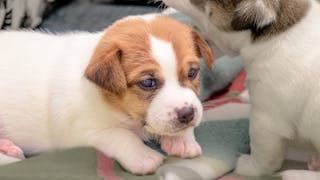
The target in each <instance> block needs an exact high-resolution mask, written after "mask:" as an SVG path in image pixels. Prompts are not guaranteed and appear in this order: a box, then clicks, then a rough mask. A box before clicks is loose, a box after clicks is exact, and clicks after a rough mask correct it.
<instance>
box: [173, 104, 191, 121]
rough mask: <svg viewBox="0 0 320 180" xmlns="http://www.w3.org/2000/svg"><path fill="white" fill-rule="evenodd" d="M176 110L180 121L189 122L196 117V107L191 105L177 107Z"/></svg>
mask: <svg viewBox="0 0 320 180" xmlns="http://www.w3.org/2000/svg"><path fill="white" fill-rule="evenodd" d="M176 112H177V116H178V121H179V122H180V123H184V124H188V123H189V122H190V121H192V120H193V118H194V109H193V107H191V106H189V107H183V108H181V109H177V110H176Z"/></svg>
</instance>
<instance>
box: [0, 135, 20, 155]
mask: <svg viewBox="0 0 320 180" xmlns="http://www.w3.org/2000/svg"><path fill="white" fill-rule="evenodd" d="M0 152H1V153H3V154H5V155H7V156H11V157H14V158H18V159H24V158H25V157H24V155H23V151H22V150H21V149H20V148H19V147H18V146H16V145H15V144H13V142H12V141H10V140H7V139H0Z"/></svg>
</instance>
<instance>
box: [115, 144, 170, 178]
mask: <svg viewBox="0 0 320 180" xmlns="http://www.w3.org/2000/svg"><path fill="white" fill-rule="evenodd" d="M164 159H165V156H163V155H162V154H160V153H158V152H156V151H154V150H152V149H150V148H147V147H146V148H144V149H142V150H139V151H138V150H137V151H134V152H133V153H128V154H127V155H126V156H123V157H122V158H120V159H118V160H119V161H120V164H121V165H122V166H124V167H125V168H126V169H127V170H128V171H130V172H132V173H134V174H137V175H145V174H150V173H153V172H154V171H155V170H156V169H157V168H158V167H159V166H160V165H161V164H162V162H163V160H164Z"/></svg>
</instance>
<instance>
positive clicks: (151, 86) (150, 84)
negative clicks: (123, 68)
mask: <svg viewBox="0 0 320 180" xmlns="http://www.w3.org/2000/svg"><path fill="white" fill-rule="evenodd" d="M138 85H139V87H140V88H141V89H143V90H145V91H151V90H155V89H156V88H157V79H156V78H149V79H144V80H142V81H140V82H139V83H138Z"/></svg>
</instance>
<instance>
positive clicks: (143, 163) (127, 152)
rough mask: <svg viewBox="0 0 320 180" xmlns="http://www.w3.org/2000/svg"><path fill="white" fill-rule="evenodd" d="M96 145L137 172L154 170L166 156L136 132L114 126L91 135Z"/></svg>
mask: <svg viewBox="0 0 320 180" xmlns="http://www.w3.org/2000/svg"><path fill="white" fill-rule="evenodd" d="M91 137H92V139H91V140H93V141H95V144H94V146H95V147H96V148H97V149H98V150H100V151H101V152H103V153H105V154H106V155H108V156H111V157H113V158H115V159H116V160H118V161H119V163H120V164H121V165H122V166H123V167H124V168H126V169H127V170H129V171H130V172H132V173H135V174H140V175H143V174H149V173H152V172H154V171H155V170H156V169H157V167H158V166H160V165H161V164H162V162H163V160H164V158H165V157H164V156H163V155H161V154H160V153H158V152H156V151H154V150H152V149H151V148H149V147H147V146H146V145H145V144H144V143H143V142H142V140H141V138H140V137H138V136H137V135H136V134H134V133H133V132H131V131H130V130H127V129H122V128H114V129H110V130H105V131H102V132H99V133H94V135H91Z"/></svg>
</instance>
